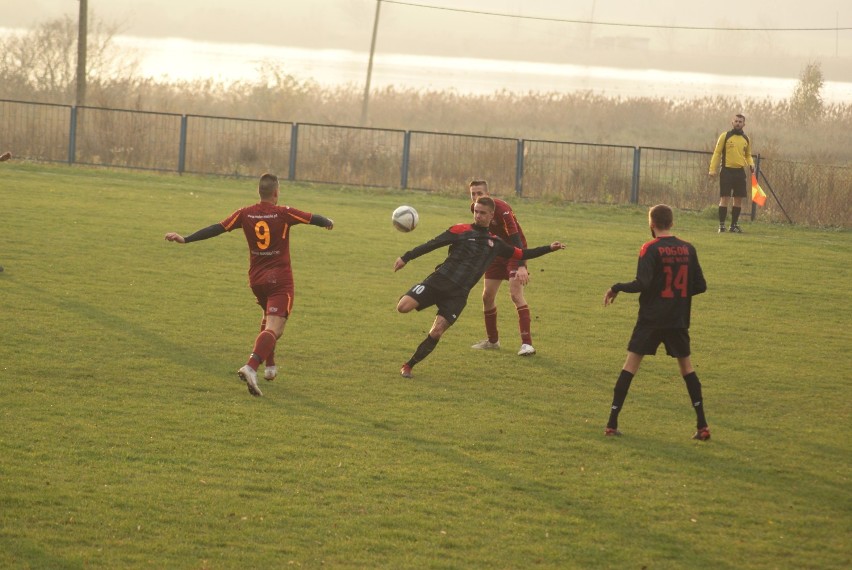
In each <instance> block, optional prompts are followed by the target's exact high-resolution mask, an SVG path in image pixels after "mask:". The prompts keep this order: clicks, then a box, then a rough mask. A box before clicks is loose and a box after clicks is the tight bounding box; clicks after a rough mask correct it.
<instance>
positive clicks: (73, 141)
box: [68, 105, 77, 164]
mask: <svg viewBox="0 0 852 570" xmlns="http://www.w3.org/2000/svg"><path fill="white" fill-rule="evenodd" d="M76 158H77V107H76V106H75V105H72V106H71V129H70V131H69V133H68V164H74V160H75V159H76Z"/></svg>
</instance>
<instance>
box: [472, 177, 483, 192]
mask: <svg viewBox="0 0 852 570" xmlns="http://www.w3.org/2000/svg"><path fill="white" fill-rule="evenodd" d="M474 186H485V191H486V192H487V191H488V182H486V181H485V180H482V179H480V178H474V179H473V180H471V181H470V184H468V185H467V187H468V188H473V187H474Z"/></svg>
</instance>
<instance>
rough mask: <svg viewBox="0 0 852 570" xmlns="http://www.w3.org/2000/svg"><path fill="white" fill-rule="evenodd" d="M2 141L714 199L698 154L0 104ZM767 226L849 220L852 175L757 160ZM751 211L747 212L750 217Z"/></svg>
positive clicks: (372, 176) (310, 175)
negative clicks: (765, 198) (765, 191)
mask: <svg viewBox="0 0 852 570" xmlns="http://www.w3.org/2000/svg"><path fill="white" fill-rule="evenodd" d="M0 133H2V134H0V141H2V145H4V147H8V148H10V149H14V152H15V154H16V156H19V157H22V158H26V159H30V160H37V161H48V162H67V163H69V164H87V165H96V166H107V167H118V168H133V169H144V170H160V171H171V172H178V173H184V172H186V173H193V174H215V175H225V176H247V177H255V176H258V175H259V174H260V173H262V172H276V173H278V174H279V175H280V176H282V177H284V175H285V173H286V178H287V179H289V180H292V181H305V182H322V183H334V184H346V185H356V186H372V187H387V188H402V189H413V190H425V191H433V192H453V193H457V192H458V189H459V186H460V185H462V184H463V183H464V181H467V180H469V179H471V178H474V177H477V178H485V179H487V180H488V181H489V185H490V186H491V187H492V189H493V191H495V192H496V193H497V194H499V195H504V196H505V195H507V194H509V193H515V194H516V195H518V196H523V197H525V198H532V199H545V200H555V201H567V202H594V203H605V204H624V203H634V204H643V205H650V204H656V203H661V202H663V203H667V204H671V205H673V206H675V207H678V208H683V209H693V210H703V209H706V208H708V207H712V206H713V204H715V203H716V201H717V200H718V198H717V197H718V189H717V185H716V182H714V181H711V180H710V179H709V178H708V176H707V167H708V164H709V161H710V153H708V152H701V151H691V150H681V149H665V148H653V147H632V146H625V145H604V144H591V143H581V142H566V141H544V140H528V139H513V138H502V137H487V136H478V135H465V134H452V133H438V132H426V131H403V130H394V129H375V128H364V127H351V126H340V125H320V124H309V123H291V122H281V121H265V120H252V119H240V118H234V117H210V116H202V115H179V114H173V113H154V112H146V111H130V110H121V109H103V108H97V107H75V106H68V105H52V104H43V103H29V102H23V101H10V100H0ZM756 158H757V163H758V168H759V170H760V171H762V175H761V180H762V181H763V183H764V188H766V187H769V191H770V197H769V200H768V201H767V205H766V207H765V208H763V209H761V210H760V211H759V214H760V216H761V217H762V218H764V219H768V220H771V221H794V222H798V223H807V224H818V225H829V226H843V227H848V226H850V225H852V214H850V207H851V206H850V205H851V204H852V168H849V167H836V166H833V167H825V166H820V165H816V164H809V163H795V162H791V161H784V160H774V159H766V158H761V157H760V156H757V157H756ZM755 213H758V211H757V210H756V209H755V208H753V209H752V216H754V214H755Z"/></svg>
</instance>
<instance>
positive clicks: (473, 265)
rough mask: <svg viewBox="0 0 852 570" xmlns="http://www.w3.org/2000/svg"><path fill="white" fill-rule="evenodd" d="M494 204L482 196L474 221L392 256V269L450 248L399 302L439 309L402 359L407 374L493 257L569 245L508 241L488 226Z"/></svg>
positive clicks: (401, 306)
mask: <svg viewBox="0 0 852 570" xmlns="http://www.w3.org/2000/svg"><path fill="white" fill-rule="evenodd" d="M494 207H495V206H494V200H492V199H491V198H489V197H487V196H484V197H481V198H478V199H477V200H476V203H475V204H474V205H473V223H472V224H457V225H455V226H452V227H451V228H449V229H448V230H447V231H445V232H444V233H442V234H441V235H439V236H437V237H435V238H434V239H431V240H429V241H427V242H426V243H424V244H422V245H419V246H417V247H415V248H414V249H412V250H411V251H407V252H405V253H404V254H403V255H402V257H400V258H398V259H397V260H396V261H395V262H394V264H393V270H394V271H399V270H400V269H402V268H403V267H405V265H406V264H407V263H408V262H409V261H411V260H412V259H416V258H418V257H420V256H421V255H425V254H427V253H429V252H430V251H434V250H436V249H438V248H440V247H446V246H449V248H450V249H449V252H448V255H447V259H445V260H444V262H443V263H442V264H441V265H439V266H438V267H436V268H435V271H434V272H433V273H432V274H431V275H429V276H428V277H427V278H426V279H424V280H423V281H421V282H420V283H418V284H416V285H414V286H413V287H412V288H411V289H409V290H408V292H407V293H406V294H405V295H403V296H402V297H401V298H400V300H399V303H397V306H396V310H397V311H399V312H400V313H408V312H410V311H412V310H415V309H416V310H418V311H422V310H423V309H425V308H427V307H431V306H432V305H437V306H438V315H437V316H436V317H435V322H434V323H433V324H432V329H431V330H430V331H429V334H428V335H426V339H425V340H424V341H423V342H421V343H420V346H418V347H417V350H416V351H415V352H414V355H413V356H412V357H411V358H410V359H409V360H408V362H406V363H405V364H403V365H402V369H401V370H400V374H402V376H403V377H404V378H411V369H412V367H414V365H415V364H417V363H418V362H420V361H421V360H423V359H424V358H426V357H427V356H429V353H431V352H432V351H433V350H434V349H435V346H437V344H438V341H439V340H440V338H441V335H443V334H444V333H445V332H446V331H447V329H448V328H450V326H452V324H453V323H454V322H456V319H458V317H459V315H460V314H461V312H462V309H464V307H465V305H466V304H467V297H468V294H469V293H470V290H471V289H472V288H473V286H474V285H476V284H477V283H478V282H479V279H480V278H481V277H482V275H483V274H484V273H485V270H486V269H488V266H489V265H491V262H492V261H494V258H495V257H497V256H500V257H505V258H512V259H533V258H535V257H541V256H542V255H545V254H547V253H550V252H552V251H556V250H559V249H565V246H564V245H563V244H561V243H559V242H558V241H556V242H553V243H552V244H550V245H543V246H541V247H534V248H531V249H520V248H517V247H514V246H511V245H509V244H508V243H506V242H504V241H503V240H501V239H500V238H498V237H497V236H495V235H494V234H492V233H490V232H489V231H488V225H489V224H490V223H491V219H492V218H493V217H494Z"/></svg>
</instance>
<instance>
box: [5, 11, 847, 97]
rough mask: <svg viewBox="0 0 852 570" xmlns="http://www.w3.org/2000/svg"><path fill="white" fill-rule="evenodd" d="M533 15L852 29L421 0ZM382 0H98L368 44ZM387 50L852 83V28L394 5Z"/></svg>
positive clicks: (735, 16) (25, 22) (147, 18)
mask: <svg viewBox="0 0 852 570" xmlns="http://www.w3.org/2000/svg"><path fill="white" fill-rule="evenodd" d="M2 3H3V6H4V10H3V13H2V15H0V27H4V28H30V27H32V26H33V25H34V24H35V23H37V22H39V21H43V20H46V19H49V18H55V17H57V16H62V15H66V14H70V15H74V17H75V18H76V13H77V10H78V6H79V4H78V2H77V1H76V0H3V2H2ZM412 3H418V4H426V5H430V6H437V7H446V8H453V9H456V10H477V11H485V12H492V13H500V14H509V15H515V16H525V17H527V18H550V19H571V20H582V21H594V22H600V23H603V22H607V23H626V24H634V25H635V24H646V25H662V26H693V27H722V28H725V27H739V28H743V27H748V28H834V27H846V28H852V2H850V1H849V0H811V1H807V2H802V1H800V0H763V1H753V2H742V1H730V0H716V1H713V2H695V1H690V2H684V1H683V0H644V1H641V2H639V1H636V0H576V1H567V0H417V1H414V2H412ZM375 8H376V1H375V0H311V1H306V0H241V1H239V2H221V1H220V2H216V1H212V2H211V1H209V0H180V1H174V0H89V9H90V13H91V15H90V18H91V17H92V16H95V17H97V18H100V19H102V20H104V21H106V22H111V23H117V24H119V28H120V30H119V33H120V34H121V35H126V36H135V37H139V38H185V39H190V40H198V41H207V42H217V43H220V42H224V43H240V44H264V45H269V46H290V47H307V48H314V49H341V50H351V51H354V52H368V51H369V47H370V38H371V33H372V26H373V18H374V14H375ZM376 51H377V53H380V54H391V53H395V54H416V55H431V56H453V57H456V56H458V57H471V58H489V59H511V60H522V61H534V62H548V63H559V64H578V65H603V66H610V67H630V68H640V69H660V70H675V71H694V72H707V73H715V74H730V75H751V76H765V77H781V78H796V77H798V75H799V73H800V71H801V69H802V67H803V66H804V65H805V64H806V63H807V62H809V61H819V62H820V63H821V65H822V69H823V72H824V74H825V79H826V81H852V30H844V31H840V32H835V31H834V30H831V31H820V32H805V31H798V32H733V31H704V30H676V29H660V28H637V27H625V26H612V25H603V24H598V25H586V24H572V23H565V22H553V21H543V20H533V19H519V18H509V17H501V16H491V15H483V14H470V13H463V12H459V11H449V10H438V9H428V8H421V7H415V6H406V5H401V4H395V3H391V2H388V1H385V2H383V3H382V9H381V19H380V26H379V33H378V41H377V46H376Z"/></svg>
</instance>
